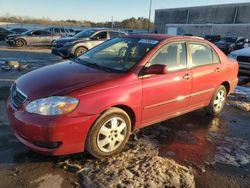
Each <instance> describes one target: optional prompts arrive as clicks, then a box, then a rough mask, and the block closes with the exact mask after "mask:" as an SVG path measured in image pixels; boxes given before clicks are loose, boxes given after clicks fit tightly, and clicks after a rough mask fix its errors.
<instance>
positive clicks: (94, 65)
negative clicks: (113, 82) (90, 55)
mask: <svg viewBox="0 0 250 188" xmlns="http://www.w3.org/2000/svg"><path fill="white" fill-rule="evenodd" d="M74 60H75V61H77V62H79V63H81V64H83V65H85V66H88V67H91V68H95V69H100V70H103V71H105V72H118V71H116V70H115V69H112V68H109V67H103V66H100V65H98V64H97V63H90V62H88V61H86V60H82V59H80V58H78V57H77V58H75V59H74Z"/></svg>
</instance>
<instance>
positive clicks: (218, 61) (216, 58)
mask: <svg viewBox="0 0 250 188" xmlns="http://www.w3.org/2000/svg"><path fill="white" fill-rule="evenodd" d="M212 52H213V63H220V58H219V56H218V54H217V53H216V52H215V51H214V50H212Z"/></svg>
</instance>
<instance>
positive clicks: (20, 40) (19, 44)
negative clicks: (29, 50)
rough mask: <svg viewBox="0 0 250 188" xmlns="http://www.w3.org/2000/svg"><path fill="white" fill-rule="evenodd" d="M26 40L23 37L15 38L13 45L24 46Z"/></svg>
mask: <svg viewBox="0 0 250 188" xmlns="http://www.w3.org/2000/svg"><path fill="white" fill-rule="evenodd" d="M26 44H27V43H26V41H25V40H24V39H17V40H16V41H15V45H16V46H17V47H24V46H26Z"/></svg>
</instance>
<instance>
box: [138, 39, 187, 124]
mask: <svg viewBox="0 0 250 188" xmlns="http://www.w3.org/2000/svg"><path fill="white" fill-rule="evenodd" d="M186 54H187V53H186V44H185V42H178V43H171V44H167V45H165V46H163V47H162V48H161V49H160V50H159V51H158V52H157V53H156V55H154V57H153V58H152V59H151V60H150V61H149V62H148V64H147V65H146V66H150V65H153V64H164V65H166V66H167V67H168V73H167V74H162V75H145V76H143V102H142V103H143V111H142V119H143V122H142V126H146V125H149V124H152V123H154V122H158V121H161V120H164V119H166V118H168V117H170V116H175V115H178V114H180V113H182V112H184V111H185V109H186V108H187V106H188V103H189V98H190V91H191V80H192V79H191V76H192V75H191V72H190V70H189V69H188V66H187V55H186Z"/></svg>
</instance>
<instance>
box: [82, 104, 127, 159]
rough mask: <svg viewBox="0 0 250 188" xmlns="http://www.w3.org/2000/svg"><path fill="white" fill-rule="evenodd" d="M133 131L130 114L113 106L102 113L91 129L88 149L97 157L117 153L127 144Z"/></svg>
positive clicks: (87, 144)
mask: <svg viewBox="0 0 250 188" xmlns="http://www.w3.org/2000/svg"><path fill="white" fill-rule="evenodd" d="M130 132H131V121H130V118H129V116H128V114H127V113H126V112H125V111H123V110H121V109H119V108H111V109H109V110H107V111H106V112H105V113H104V114H102V115H101V116H100V117H99V118H98V120H97V121H96V122H95V124H94V125H93V126H92V128H91V130H90V131H89V134H88V138H87V143H86V149H87V151H88V152H89V153H90V154H92V155H93V156H95V157H97V158H103V157H109V156H111V155H114V154H117V153H118V152H119V151H121V149H122V148H123V147H124V146H125V144H126V143H127V141H128V138H129V135H130Z"/></svg>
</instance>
